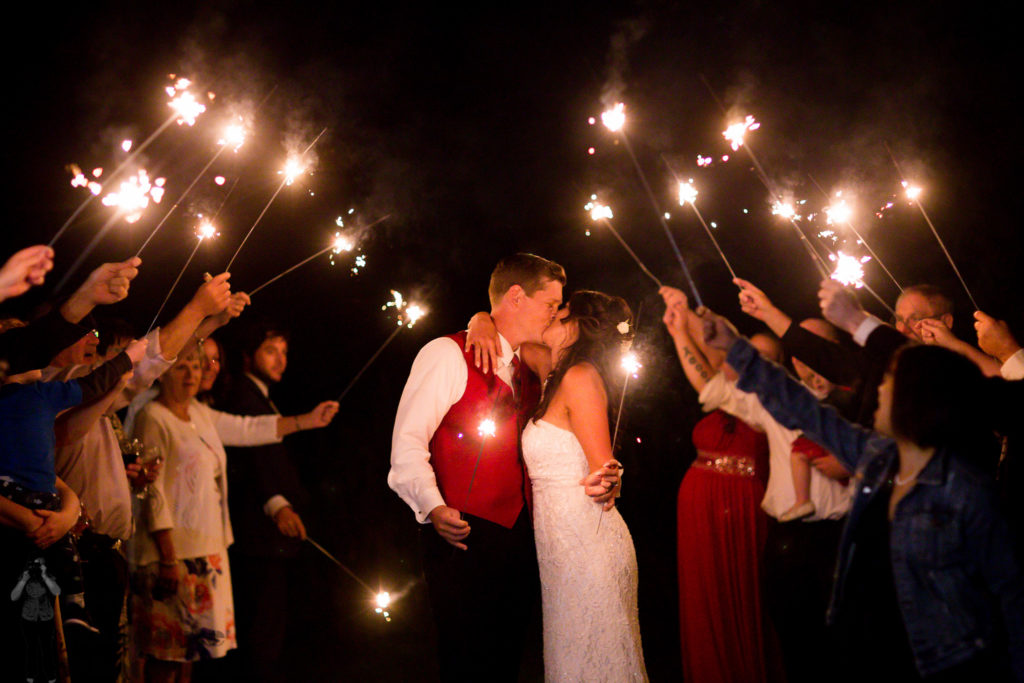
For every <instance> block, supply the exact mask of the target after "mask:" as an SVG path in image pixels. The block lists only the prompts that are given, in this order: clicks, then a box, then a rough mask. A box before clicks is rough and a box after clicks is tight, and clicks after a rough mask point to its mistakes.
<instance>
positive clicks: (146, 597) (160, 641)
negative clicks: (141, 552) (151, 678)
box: [131, 551, 237, 662]
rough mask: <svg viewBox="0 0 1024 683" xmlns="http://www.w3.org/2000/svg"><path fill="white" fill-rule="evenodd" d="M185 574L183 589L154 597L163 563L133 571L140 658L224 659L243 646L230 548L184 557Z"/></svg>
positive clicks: (136, 641) (134, 632)
mask: <svg viewBox="0 0 1024 683" xmlns="http://www.w3.org/2000/svg"><path fill="white" fill-rule="evenodd" d="M178 565H179V567H180V566H181V565H184V568H185V571H184V578H182V579H181V580H179V581H178V592H177V594H175V595H172V596H170V597H168V598H166V599H164V600H157V599H155V598H154V597H153V589H154V588H155V587H156V583H157V577H158V576H159V570H160V564H159V563H158V562H154V563H152V564H147V565H143V566H140V567H136V568H135V571H134V573H133V574H132V609H131V612H132V641H133V644H134V648H135V652H136V654H137V655H138V656H139V657H145V656H147V655H148V656H150V657H155V658H156V659H161V660H164V661H171V662H194V661H196V660H199V659H215V658H217V657H223V656H224V655H226V654H227V653H228V651H229V650H233V649H234V648H235V647H237V641H236V638H235V604H234V601H233V599H232V597H231V569H230V567H229V566H228V554H227V552H226V551H225V552H222V553H216V554H213V555H207V556H205V557H193V558H188V559H184V560H178Z"/></svg>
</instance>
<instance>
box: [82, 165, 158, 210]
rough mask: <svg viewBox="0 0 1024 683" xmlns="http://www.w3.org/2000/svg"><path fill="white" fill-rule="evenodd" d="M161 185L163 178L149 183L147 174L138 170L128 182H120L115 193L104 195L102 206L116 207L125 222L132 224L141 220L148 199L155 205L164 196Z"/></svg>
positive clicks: (142, 170) (147, 204)
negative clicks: (122, 214)
mask: <svg viewBox="0 0 1024 683" xmlns="http://www.w3.org/2000/svg"><path fill="white" fill-rule="evenodd" d="M163 185H164V179H163V178H157V179H156V180H155V181H153V182H152V183H150V181H149V174H148V173H146V171H145V170H144V169H140V170H139V171H138V173H136V174H135V175H133V176H130V177H129V178H128V180H124V181H121V186H120V187H119V188H118V190H117V191H116V192H110V193H108V194H106V195H104V197H103V199H102V201H103V205H104V206H116V207H117V208H118V210H120V211H121V212H123V213H124V219H125V221H126V222H128V223H134V222H136V221H137V220H139V219H140V218H142V213H143V211H145V209H146V207H147V206H149V202H150V199H152V200H153V201H154V202H156V203H157V204H159V203H160V200H161V199H163V194H164V188H163ZM90 189H91V188H90Z"/></svg>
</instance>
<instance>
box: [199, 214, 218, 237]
mask: <svg viewBox="0 0 1024 683" xmlns="http://www.w3.org/2000/svg"><path fill="white" fill-rule="evenodd" d="M219 234H220V233H219V232H217V228H215V227H213V223H211V222H210V221H209V219H206V218H204V219H203V220H202V221H201V222H200V223H199V225H198V226H196V237H198V238H199V241H200V242H202V241H203V240H209V239H213V238H214V237H216V236H217V235H219Z"/></svg>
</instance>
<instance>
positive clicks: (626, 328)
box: [615, 320, 629, 335]
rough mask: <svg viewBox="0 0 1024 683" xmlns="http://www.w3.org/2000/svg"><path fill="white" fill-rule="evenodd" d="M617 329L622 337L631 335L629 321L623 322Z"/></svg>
mask: <svg viewBox="0 0 1024 683" xmlns="http://www.w3.org/2000/svg"><path fill="white" fill-rule="evenodd" d="M615 329H616V330H618V331H619V334H621V335H627V334H629V321H628V320H623V321H622V322H621V323H619V324H618V325H616V326H615Z"/></svg>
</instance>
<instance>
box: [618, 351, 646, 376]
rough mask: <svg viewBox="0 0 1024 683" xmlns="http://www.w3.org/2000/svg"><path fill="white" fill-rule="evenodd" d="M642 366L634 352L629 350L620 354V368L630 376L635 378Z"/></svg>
mask: <svg viewBox="0 0 1024 683" xmlns="http://www.w3.org/2000/svg"><path fill="white" fill-rule="evenodd" d="M642 367H643V365H641V364H640V359H639V358H637V357H636V354H635V353H632V352H631V353H627V354H625V355H624V356H622V369H623V370H625V371H626V373H627V374H629V375H631V376H632V377H634V378H635V377H636V376H637V373H638V372H640V368H642Z"/></svg>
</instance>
